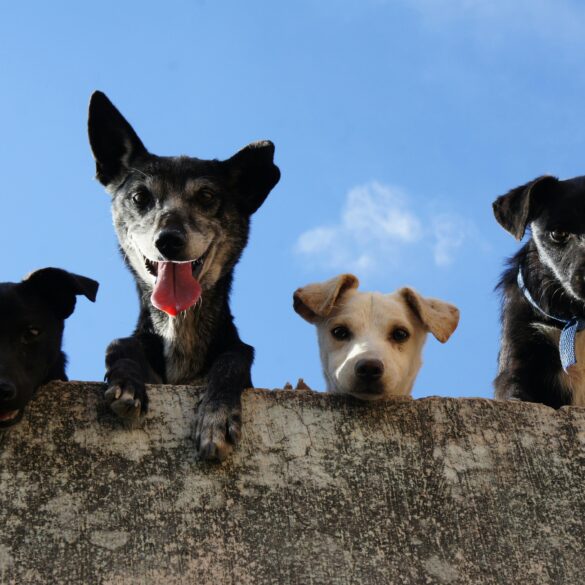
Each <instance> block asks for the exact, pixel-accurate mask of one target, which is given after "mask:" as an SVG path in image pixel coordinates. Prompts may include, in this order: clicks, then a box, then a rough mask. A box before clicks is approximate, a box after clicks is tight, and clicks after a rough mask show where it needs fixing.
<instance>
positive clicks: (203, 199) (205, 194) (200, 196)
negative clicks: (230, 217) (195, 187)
mask: <svg viewBox="0 0 585 585" xmlns="http://www.w3.org/2000/svg"><path fill="white" fill-rule="evenodd" d="M197 201H198V203H200V204H201V205H203V206H204V207H210V206H211V205H213V203H214V202H215V193H214V192H213V191H212V190H211V189H201V190H200V191H199V192H198V193H197Z"/></svg>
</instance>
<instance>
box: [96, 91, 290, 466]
mask: <svg viewBox="0 0 585 585" xmlns="http://www.w3.org/2000/svg"><path fill="white" fill-rule="evenodd" d="M88 130H89V140H90V144H91V148H92V151H93V154H94V157H95V161H96V171H97V178H98V180H99V181H100V182H101V183H102V184H103V185H104V186H105V187H106V190H107V191H108V192H109V193H110V195H111V196H112V215H113V219H114V226H115V229H116V233H117V236H118V241H119V245H120V249H121V252H122V255H123V257H124V260H125V261H126V264H127V265H128V267H129V268H130V270H131V272H132V274H133V275H134V278H135V280H136V285H137V288H138V294H139V299H140V317H139V319H138V325H137V327H136V330H135V332H134V334H133V335H132V336H131V337H128V338H124V339H118V340H115V341H113V342H112V343H111V344H110V346H109V348H108V350H107V355H106V367H107V373H106V379H107V382H108V389H107V391H106V393H105V396H106V399H107V400H108V401H109V402H110V406H111V408H112V409H113V410H114V412H116V413H117V414H118V415H119V416H120V417H123V418H126V419H135V418H137V417H139V416H140V415H141V414H143V413H144V412H146V410H147V408H148V396H147V393H146V389H145V383H161V382H162V383H170V384H186V383H193V382H195V381H198V380H201V379H203V378H205V379H206V382H207V389H206V392H205V393H204V395H203V397H202V399H201V401H200V403H199V406H198V409H197V414H196V428H195V440H196V445H197V449H198V452H199V455H200V456H201V458H203V459H220V460H221V459H223V458H224V457H225V456H226V455H227V454H228V453H229V451H230V450H231V448H232V446H233V445H234V444H235V443H237V441H238V440H239V436H240V426H241V418H240V396H241V393H242V391H243V390H244V388H246V387H250V386H252V381H251V377H250V369H251V365H252V361H253V357H254V350H253V348H252V347H250V346H249V345H246V344H245V343H243V342H242V341H241V340H240V338H239V336H238V332H237V330H236V327H235V325H234V322H233V317H232V314H231V312H230V308H229V296H230V290H231V285H232V278H233V272H234V267H235V265H236V263H237V262H238V260H239V258H240V256H241V254H242V251H243V250H244V247H245V245H246V243H247V240H248V234H249V228H250V216H251V215H252V214H253V213H254V212H255V211H256V210H257V209H258V208H259V207H260V206H261V205H262V203H263V202H264V200H265V199H266V197H267V196H268V194H269V193H270V191H271V190H272V188H273V187H274V186H275V185H276V183H277V182H278V180H279V178H280V171H279V170H278V167H276V166H275V165H274V163H273V156H274V145H273V144H272V143H271V142H269V141H263V142H256V143H252V144H250V145H248V146H247V147H245V148H244V149H242V150H240V151H239V152H238V153H236V154H235V155H234V156H232V157H231V158H230V159H228V160H225V161H219V160H203V159H197V158H190V157H186V156H180V157H161V156H156V155H153V154H151V153H149V152H148V151H147V150H146V148H145V147H144V145H143V144H142V142H141V140H140V139H139V138H138V136H137V134H136V132H135V131H134V130H133V128H132V127H131V126H130V124H129V123H128V122H127V121H126V120H125V119H124V117H123V116H122V115H121V114H120V112H119V111H118V110H117V109H116V108H115V107H114V105H113V104H112V103H111V102H110V100H109V99H108V98H107V97H106V96H105V95H104V94H103V93H101V92H95V93H94V94H93V96H92V98H91V101H90V107H89V122H88ZM181 263H182V264H185V263H190V265H191V270H192V274H193V277H194V278H195V280H197V282H198V283H199V285H200V291H201V293H200V294H201V296H200V298H199V300H198V302H197V303H196V305H194V306H192V307H191V308H189V309H187V310H182V309H181V310H179V311H178V314H177V315H176V316H170V315H169V314H167V312H165V311H164V310H160V309H159V308H157V307H155V306H154V305H153V302H155V295H154V291H155V290H156V286H157V285H155V282H156V281H157V276H158V273H157V271H160V270H161V266H162V265H163V264H165V265H172V269H173V271H175V270H178V269H179V268H180V266H178V265H179V264H181ZM151 299H152V302H151Z"/></svg>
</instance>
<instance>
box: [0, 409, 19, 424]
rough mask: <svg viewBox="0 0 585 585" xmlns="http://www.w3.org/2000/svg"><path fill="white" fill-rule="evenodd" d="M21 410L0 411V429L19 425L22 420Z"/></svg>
mask: <svg viewBox="0 0 585 585" xmlns="http://www.w3.org/2000/svg"><path fill="white" fill-rule="evenodd" d="M21 414H22V413H21V411H20V409H17V410H0V428H1V427H8V426H10V425H13V424H15V423H17V422H18V421H19V420H20V418H21Z"/></svg>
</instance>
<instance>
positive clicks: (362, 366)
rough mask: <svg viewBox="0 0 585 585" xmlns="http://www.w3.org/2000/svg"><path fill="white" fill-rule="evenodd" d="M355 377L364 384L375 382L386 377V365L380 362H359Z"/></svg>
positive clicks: (368, 360) (370, 360)
mask: <svg viewBox="0 0 585 585" xmlns="http://www.w3.org/2000/svg"><path fill="white" fill-rule="evenodd" d="M355 375H356V376H357V377H358V378H359V379H360V380H362V381H364V382H374V381H376V380H379V379H380V378H381V377H382V376H383V375H384V364H383V363H382V362H381V361H380V360H376V359H367V360H365V359H364V360H359V361H358V362H357V363H356V365H355Z"/></svg>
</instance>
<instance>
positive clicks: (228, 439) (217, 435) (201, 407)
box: [195, 395, 242, 461]
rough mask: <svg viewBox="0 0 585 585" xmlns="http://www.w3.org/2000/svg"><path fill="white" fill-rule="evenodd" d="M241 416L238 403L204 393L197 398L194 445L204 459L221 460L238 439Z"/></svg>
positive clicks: (240, 429) (240, 431) (240, 428)
mask: <svg viewBox="0 0 585 585" xmlns="http://www.w3.org/2000/svg"><path fill="white" fill-rule="evenodd" d="M241 434H242V417H241V408H240V404H239V402H238V404H235V405H234V404H225V403H223V402H220V401H217V400H210V399H207V398H206V397H205V395H204V396H203V397H202V398H201V399H200V400H199V404H198V405H197V412H196V416H195V447H196V449H197V453H198V455H199V457H200V458H201V459H203V460H205V461H223V460H224V459H225V458H226V457H227V456H228V455H229V454H230V453H231V451H232V449H233V448H234V446H235V445H237V444H238V443H239V441H240V437H241Z"/></svg>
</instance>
